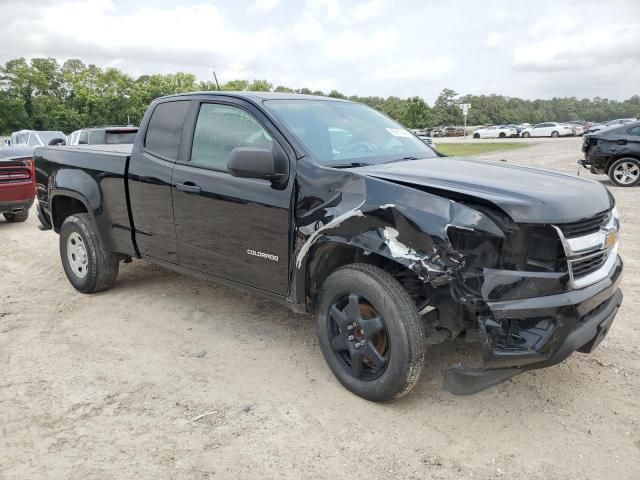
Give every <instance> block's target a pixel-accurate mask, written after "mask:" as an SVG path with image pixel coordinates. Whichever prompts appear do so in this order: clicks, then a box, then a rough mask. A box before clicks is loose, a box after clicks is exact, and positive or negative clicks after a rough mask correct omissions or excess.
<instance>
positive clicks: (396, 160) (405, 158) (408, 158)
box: [383, 156, 420, 163]
mask: <svg viewBox="0 0 640 480" xmlns="http://www.w3.org/2000/svg"><path fill="white" fill-rule="evenodd" d="M405 160H420V159H419V158H418V157H414V156H406V157H402V158H396V159H394V160H389V161H388V162H383V163H395V162H404V161H405Z"/></svg>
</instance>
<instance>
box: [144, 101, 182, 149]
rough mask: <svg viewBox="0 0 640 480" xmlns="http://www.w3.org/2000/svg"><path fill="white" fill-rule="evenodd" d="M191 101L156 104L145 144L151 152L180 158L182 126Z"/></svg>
mask: <svg viewBox="0 0 640 480" xmlns="http://www.w3.org/2000/svg"><path fill="white" fill-rule="evenodd" d="M188 108H189V102H188V101H185V100H182V101H179V102H166V103H161V104H159V105H158V106H156V108H155V110H154V111H153V114H152V115H151V120H150V121H149V127H148V128H147V136H146V137H145V141H144V146H145V148H146V149H147V150H149V151H150V152H152V153H154V154H156V155H159V156H162V157H166V158H169V159H171V160H175V159H177V158H178V147H180V136H181V135H182V126H183V125H184V119H185V117H186V115H187V110H188Z"/></svg>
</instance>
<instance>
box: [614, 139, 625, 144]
mask: <svg viewBox="0 0 640 480" xmlns="http://www.w3.org/2000/svg"><path fill="white" fill-rule="evenodd" d="M616 143H617V144H618V145H626V144H627V141H626V140H625V139H624V138H621V139H620V140H618V141H617V142H616Z"/></svg>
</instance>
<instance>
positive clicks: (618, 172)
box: [609, 157, 640, 187]
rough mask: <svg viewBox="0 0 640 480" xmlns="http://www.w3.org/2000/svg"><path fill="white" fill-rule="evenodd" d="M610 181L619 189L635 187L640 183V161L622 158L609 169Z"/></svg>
mask: <svg viewBox="0 0 640 480" xmlns="http://www.w3.org/2000/svg"><path fill="white" fill-rule="evenodd" d="M609 179H610V180H611V182H612V183H613V184H614V185H615V186H617V187H634V186H636V185H638V183H640V161H638V160H636V159H635V158H630V157H629V158H620V159H618V160H616V161H615V162H613V163H612V164H611V166H610V167H609Z"/></svg>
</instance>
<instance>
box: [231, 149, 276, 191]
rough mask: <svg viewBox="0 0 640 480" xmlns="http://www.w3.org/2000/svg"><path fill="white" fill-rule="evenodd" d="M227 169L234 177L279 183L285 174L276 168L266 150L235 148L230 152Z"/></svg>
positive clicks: (274, 159) (269, 151) (270, 152)
mask: <svg viewBox="0 0 640 480" xmlns="http://www.w3.org/2000/svg"><path fill="white" fill-rule="evenodd" d="M227 169H228V170H229V173H230V174H231V175H233V176H234V177H243V178H258V179H261V180H271V182H273V183H279V182H281V181H282V180H284V179H286V177H287V173H286V172H285V171H278V170H280V169H279V168H277V162H276V158H275V156H274V154H273V152H272V151H271V150H267V149H266V148H251V147H236V148H234V149H233V150H232V151H231V155H230V156H229V161H228V162H227Z"/></svg>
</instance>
